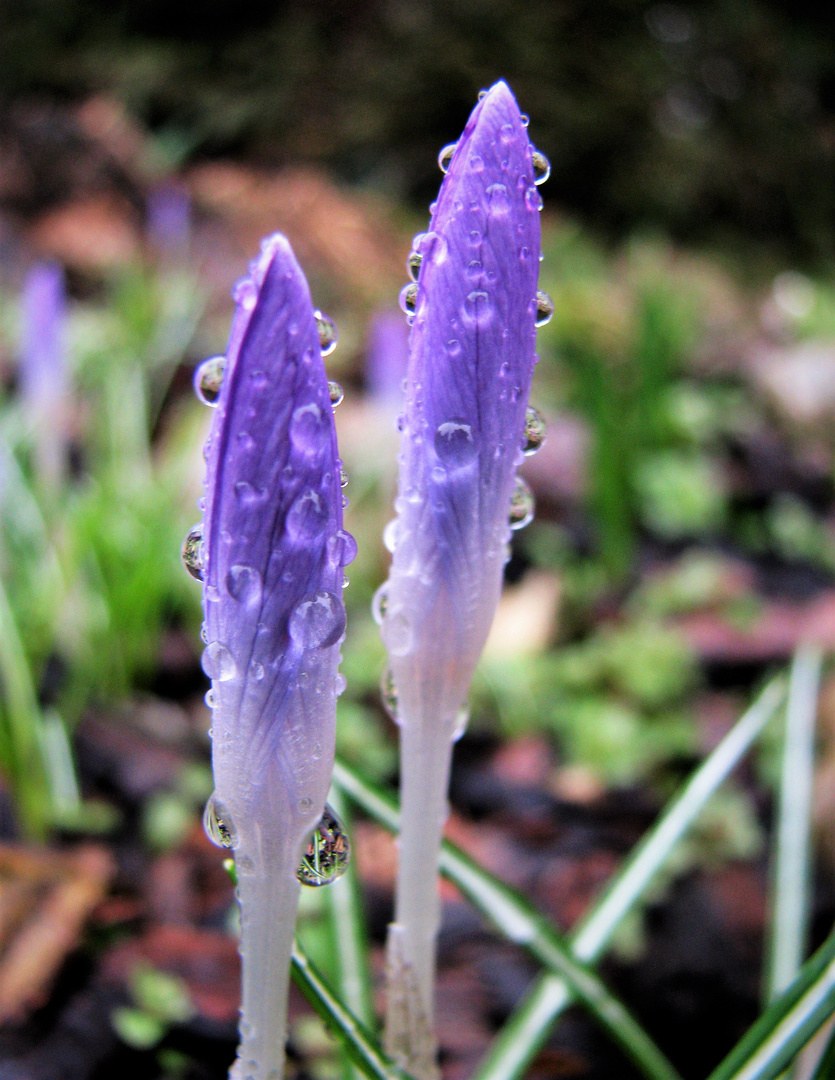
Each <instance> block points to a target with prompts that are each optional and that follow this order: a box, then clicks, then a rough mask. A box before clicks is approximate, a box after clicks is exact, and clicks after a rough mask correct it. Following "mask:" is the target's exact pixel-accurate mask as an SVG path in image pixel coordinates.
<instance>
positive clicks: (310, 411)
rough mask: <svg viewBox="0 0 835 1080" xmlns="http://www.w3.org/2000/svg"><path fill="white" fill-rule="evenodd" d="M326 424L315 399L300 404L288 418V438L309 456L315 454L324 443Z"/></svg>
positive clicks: (301, 451)
mask: <svg viewBox="0 0 835 1080" xmlns="http://www.w3.org/2000/svg"><path fill="white" fill-rule="evenodd" d="M327 430H328V429H327V424H326V422H325V417H324V415H323V413H322V410H321V409H320V408H319V406H318V405H317V404H316V402H315V401H309V402H308V403H307V405H300V406H299V407H298V408H297V409H296V410H295V411H294V412H293V416H292V418H291V420H290V439H291V441H292V443H293V446H294V447H295V448H296V449H297V450H298V451H299V452H300V453H302V454H306V455H308V456H309V457H313V456H314V455H316V454H317V453H318V452H319V450H320V449H321V448H322V446H323V445H324V441H325V436H326V434H327Z"/></svg>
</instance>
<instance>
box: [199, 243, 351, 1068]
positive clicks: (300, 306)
mask: <svg viewBox="0 0 835 1080" xmlns="http://www.w3.org/2000/svg"><path fill="white" fill-rule="evenodd" d="M235 299H236V301H237V305H238V306H237V311H236V314H235V319H234V322H233V326H232V331H231V336H230V342H229V348H228V351H227V353H226V356H225V358H213V359H211V360H208V361H206V362H205V363H204V364H203V365H201V367H200V368H198V371H197V373H196V376H195V381H196V385H197V389H198V394H199V395H200V396H201V397H202V399H203V400H204V401H206V402H207V403H209V404H216V406H217V414H216V416H215V421H214V424H213V426H212V431H211V435H210V439H209V443H208V450H207V463H208V466H207V478H206V503H205V522H204V525H203V526H202V527H201V526H196V527H195V529H193V530H192V532H191V533H190V534H189V537H188V538H187V539H186V543H185V545H184V552H183V554H184V559H185V561H186V565H187V566H188V567H189V569H190V570H191V572H192V573H193V574H195V576H202V578H203V582H204V585H203V599H204V609H205V617H206V622H205V634H204V636H205V640H206V643H207V644H206V649H205V652H204V654H203V666H204V669H205V671H206V673H207V674H208V675H209V676H210V677H211V679H212V689H211V691H210V694H211V697H210V698H209V700H210V703H211V705H212V709H213V715H212V766H213V771H214V779H215V792H214V795H213V796H212V799H211V800H210V803H209V805H208V807H207V813H206V824H207V829H208V831H209V833H210V835H211V836H212V837H213V838H214V839H215V841H216V842H218V843H220V844H221V845H222V846H225V847H229V848H231V849H232V851H233V853H234V857H235V866H236V870H237V877H238V894H239V899H240V905H241V923H242V927H241V956H242V959H243V1004H242V1009H241V1045H240V1048H239V1058H238V1062H237V1063H236V1066H235V1068H234V1070H233V1075H234V1076H236V1077H239V1078H240V1080H244V1078H245V1080H267V1078H270V1080H273V1078H275V1077H279V1076H280V1075H281V1069H282V1065H283V1059H284V1042H285V1037H286V1026H285V1016H286V998H287V986H288V978H289V963H290V952H291V947H292V941H293V928H294V923H295V913H296V906H297V902H298V892H299V878H298V877H297V872H299V873H300V871H299V867H300V864H301V863H302V857H303V854H304V847H305V844H306V843H307V842H308V840H309V838H310V836H311V833H312V831H313V830H314V829H315V827H316V826H317V823H318V822H319V821H320V818H321V817H322V815H323V811H324V807H325V797H326V795H327V790H328V786H329V783H330V774H331V768H332V764H333V753H334V727H335V717H336V698H337V694H338V693H339V692H340V689H341V687H340V678H341V677H340V676H339V674H338V672H337V667H338V664H339V659H340V653H339V647H340V643H341V641H342V637H343V633H344V629H345V609H344V607H343V603H342V584H343V566H344V565H345V564H346V563H348V562H350V561H351V559H352V558H353V556H354V554H355V551H356V546H355V544H354V541H353V538H352V537H351V536H350V535H349V534H348V533H346V532H344V531H343V529H342V492H341V488H340V462H339V459H338V457H337V446H336V434H335V429H334V423H333V415H332V408H331V397H330V391H329V386H328V380H327V377H326V375H325V368H324V364H323V362H322V346H321V344H320V333H321V329H322V327H321V326H319V325H317V324H319V323H326V322H327V321H326V320H322V319H321V317H320V316H318V313H317V315H316V316H315V315H314V311H313V306H312V303H311V299H310V293H309V290H308V286H307V282H306V281H305V278H304V276H303V274H302V272H301V270H300V269H299V266H298V264H297V262H296V260H295V257H294V255H293V253H292V250H291V248H290V245H289V244H288V242H287V240H286V239H285V238H284V237H283V236H281V235H279V234H276V235H274V236H271V237H270V238H269V239H267V240H266V241H264V243H263V245H262V252H261V255H260V257H259V258H258V259H257V260H256V261H255V262H254V263H253V264H252V266H251V268H250V276H249V277H248V278H245V279H244V280H243V281H242V282H240V283H239V284H238V286H237V288H236V292H235ZM325 329H326V330H327V329H328V327H327V326H325ZM301 876H302V878H303V879H304V880H305V881H306V882H307V883H318V882H316V881H311V880H310V877H309V876H305V874H303V873H302V874H301Z"/></svg>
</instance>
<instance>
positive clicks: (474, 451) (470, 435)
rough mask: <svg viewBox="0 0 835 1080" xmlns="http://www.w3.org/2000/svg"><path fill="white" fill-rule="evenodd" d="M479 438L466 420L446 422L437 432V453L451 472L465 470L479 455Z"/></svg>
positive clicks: (440, 425)
mask: <svg viewBox="0 0 835 1080" xmlns="http://www.w3.org/2000/svg"><path fill="white" fill-rule="evenodd" d="M478 445H479V438H478V434H477V432H476V431H475V430H474V428H473V426H472V424H468V423H467V421H466V420H460V419H457V418H456V419H453V420H446V421H445V422H444V423H443V424H439V425H438V429H437V431H436V432H435V453H436V454H437V455H438V458H439V459H440V460H441V461H442V462H443V464H444V465H445V466H446V468H447V469H449V470H456V469H463V468H464V467H465V466H466V465H469V464H470V462H471V461H474V460H475V458H476V456H477V455H478Z"/></svg>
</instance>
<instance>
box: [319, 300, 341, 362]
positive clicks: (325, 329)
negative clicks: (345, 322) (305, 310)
mask: <svg viewBox="0 0 835 1080" xmlns="http://www.w3.org/2000/svg"><path fill="white" fill-rule="evenodd" d="M313 318H314V319H315V320H316V330H317V331H318V334H319V346H320V348H321V350H322V356H330V354H331V353H332V352H333V350H334V349H335V348H336V342H337V338H338V334H337V332H336V323H335V322H334V321H333V319H331V318H329V317H328V316H327V315H323V314H322V312H321V311H318V310H317V311H314V312H313Z"/></svg>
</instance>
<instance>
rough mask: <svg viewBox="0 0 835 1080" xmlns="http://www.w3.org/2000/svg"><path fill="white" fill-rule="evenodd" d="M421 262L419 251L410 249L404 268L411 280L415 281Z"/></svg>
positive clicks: (421, 256) (421, 257)
mask: <svg viewBox="0 0 835 1080" xmlns="http://www.w3.org/2000/svg"><path fill="white" fill-rule="evenodd" d="M422 262H423V255H422V254H421V252H419V251H410V252H409V254H408V257H407V258H406V269H407V270H408V272H409V277H410V278H411V279H412V281H417V279H418V274H419V273H420V264H421V263H422Z"/></svg>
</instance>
